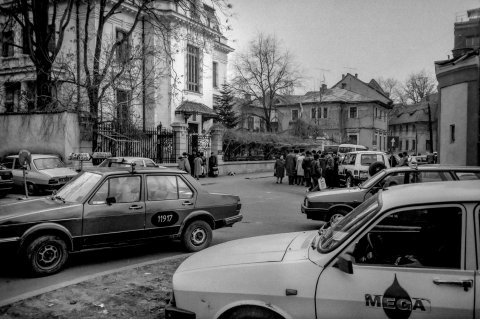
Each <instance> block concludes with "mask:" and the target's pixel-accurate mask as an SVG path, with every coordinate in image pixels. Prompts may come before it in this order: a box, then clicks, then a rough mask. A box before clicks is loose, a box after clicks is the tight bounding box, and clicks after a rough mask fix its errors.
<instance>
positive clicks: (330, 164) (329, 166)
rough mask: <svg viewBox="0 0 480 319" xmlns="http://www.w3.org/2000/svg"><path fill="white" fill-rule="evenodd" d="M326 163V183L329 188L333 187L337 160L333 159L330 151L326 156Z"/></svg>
mask: <svg viewBox="0 0 480 319" xmlns="http://www.w3.org/2000/svg"><path fill="white" fill-rule="evenodd" d="M325 161H326V165H325V183H326V184H327V187H328V188H332V187H333V168H334V166H335V161H334V160H333V156H332V155H331V154H330V153H329V154H327V156H326V157H325Z"/></svg>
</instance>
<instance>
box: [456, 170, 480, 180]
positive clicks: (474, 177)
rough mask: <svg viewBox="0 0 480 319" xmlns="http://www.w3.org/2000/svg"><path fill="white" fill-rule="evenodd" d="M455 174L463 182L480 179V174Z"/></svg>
mask: <svg viewBox="0 0 480 319" xmlns="http://www.w3.org/2000/svg"><path fill="white" fill-rule="evenodd" d="M455 174H457V177H458V179H459V180H461V181H468V180H477V179H480V172H456V173H455Z"/></svg>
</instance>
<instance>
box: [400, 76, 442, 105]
mask: <svg viewBox="0 0 480 319" xmlns="http://www.w3.org/2000/svg"><path fill="white" fill-rule="evenodd" d="M436 88H437V81H436V80H435V78H433V77H432V76H431V75H429V74H427V72H426V71H425V70H422V71H420V72H417V73H412V74H410V75H409V76H408V78H407V80H406V81H405V84H404V85H403V90H402V93H403V96H404V99H405V101H406V102H407V103H419V102H421V101H422V100H423V99H425V97H427V96H428V95H430V94H432V93H435V92H436Z"/></svg>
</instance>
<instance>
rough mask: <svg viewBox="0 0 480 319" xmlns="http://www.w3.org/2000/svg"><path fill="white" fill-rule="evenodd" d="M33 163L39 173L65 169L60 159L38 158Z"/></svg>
mask: <svg viewBox="0 0 480 319" xmlns="http://www.w3.org/2000/svg"><path fill="white" fill-rule="evenodd" d="M33 162H34V163H35V167H36V168H37V169H38V170H39V171H41V170H43V169H50V168H58V167H65V164H64V163H63V162H62V161H61V160H60V159H59V158H58V157H48V158H37V159H34V160H33Z"/></svg>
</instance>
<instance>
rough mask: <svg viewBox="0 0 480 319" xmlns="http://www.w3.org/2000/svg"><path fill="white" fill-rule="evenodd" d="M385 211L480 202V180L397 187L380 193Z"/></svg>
mask: <svg viewBox="0 0 480 319" xmlns="http://www.w3.org/2000/svg"><path fill="white" fill-rule="evenodd" d="M380 196H381V199H382V205H383V207H384V208H385V209H389V208H394V207H399V206H407V205H421V204H443V203H451V202H454V203H456V202H480V180H474V181H473V180H472V181H450V182H432V183H418V184H406V185H396V186H395V187H390V188H387V189H385V190H382V191H381V192H380Z"/></svg>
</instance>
